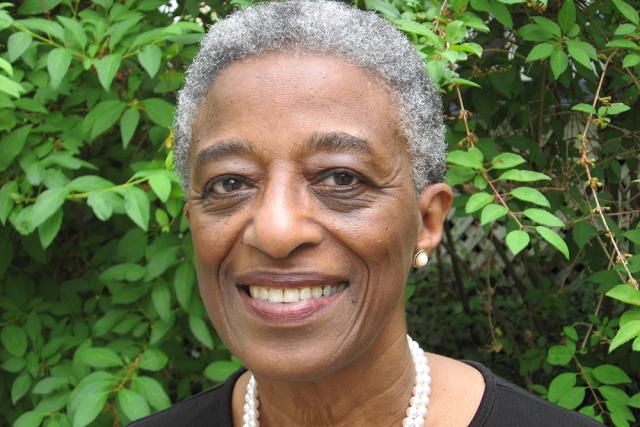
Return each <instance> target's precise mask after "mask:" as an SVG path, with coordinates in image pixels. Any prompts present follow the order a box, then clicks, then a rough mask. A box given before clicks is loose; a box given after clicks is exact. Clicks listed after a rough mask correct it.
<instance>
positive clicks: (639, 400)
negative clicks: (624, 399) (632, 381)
mask: <svg viewBox="0 0 640 427" xmlns="http://www.w3.org/2000/svg"><path fill="white" fill-rule="evenodd" d="M628 404H629V406H631V407H633V408H640V393H636V394H634V395H633V396H631V398H630V399H629V402H628Z"/></svg>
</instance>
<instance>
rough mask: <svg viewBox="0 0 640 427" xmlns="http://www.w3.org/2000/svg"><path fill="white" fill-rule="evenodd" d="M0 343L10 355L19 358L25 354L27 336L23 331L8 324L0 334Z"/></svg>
mask: <svg viewBox="0 0 640 427" xmlns="http://www.w3.org/2000/svg"><path fill="white" fill-rule="evenodd" d="M0 341H2V345H4V348H5V349H6V350H7V352H9V353H10V354H12V355H14V356H17V357H21V356H24V354H25V353H26V352H27V334H26V333H25V332H24V329H23V328H21V327H20V326H16V325H14V324H8V325H6V326H5V327H4V328H2V331H1V332H0Z"/></svg>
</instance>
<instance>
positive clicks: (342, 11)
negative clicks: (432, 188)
mask: <svg viewBox="0 0 640 427" xmlns="http://www.w3.org/2000/svg"><path fill="white" fill-rule="evenodd" d="M281 50H301V51H309V52H314V53H321V54H329V55H334V56H337V57H340V58H342V59H344V60H346V61H347V62H349V63H351V64H353V65H356V66H360V67H362V68H364V69H367V70H369V71H370V72H372V73H373V74H374V75H376V76H377V77H379V78H381V79H382V81H383V82H385V83H386V84H387V85H388V88H389V90H390V92H391V95H392V98H393V100H394V103H395V104H396V108H397V109H398V110H399V112H398V114H399V117H397V121H398V123H399V124H400V130H401V132H402V133H403V136H404V137H405V138H406V139H407V141H408V150H409V153H410V155H411V159H412V165H413V171H412V172H413V180H414V186H415V189H416V191H417V192H419V191H421V190H422V189H423V188H424V187H426V186H427V185H430V184H432V183H436V182H441V181H442V179H443V175H444V170H445V155H446V145H445V143H444V126H443V123H442V107H441V101H440V96H439V94H438V93H437V92H436V90H435V88H434V86H433V83H432V82H431V80H430V79H429V77H428V76H427V75H426V68H425V64H424V62H423V61H422V59H421V58H420V55H419V54H418V52H417V51H416V49H415V48H414V47H413V46H412V44H411V43H410V42H409V40H408V39H407V38H406V37H405V36H404V35H403V34H402V33H401V32H400V31H398V30H397V29H395V28H394V27H393V26H392V25H391V24H390V23H389V22H387V21H385V20H384V19H382V18H380V17H378V16H377V15H376V14H375V13H373V12H364V11H361V10H358V9H356V8H353V7H351V6H348V5H345V4H343V3H339V2H336V1H327V0H290V1H283V2H268V3H260V4H257V5H254V6H252V7H249V8H247V9H245V10H242V11H238V12H236V13H234V14H232V15H230V16H229V17H227V18H226V19H224V20H222V21H220V22H219V23H217V24H215V25H213V26H212V27H211V28H210V30H209V32H208V33H207V34H206V35H205V36H204V38H203V39H202V41H201V43H200V50H199V51H198V54H197V55H196V57H195V59H194V60H193V63H192V64H191V66H189V69H188V70H187V76H186V81H185V84H184V87H183V88H182V89H181V90H180V92H179V93H178V106H177V111H176V117H175V127H174V132H175V134H174V136H175V146H174V161H175V169H176V172H177V174H178V176H179V177H180V180H181V185H182V188H183V190H184V191H185V194H187V188H188V184H189V179H190V177H189V175H190V170H189V146H190V145H191V134H192V126H193V121H194V118H195V115H196V112H197V109H198V106H199V105H200V103H201V102H202V100H203V98H204V97H205V95H206V94H207V92H208V90H209V87H210V86H211V84H212V82H213V81H214V80H215V78H216V77H217V76H218V75H219V74H220V72H221V71H222V70H223V69H224V68H225V67H226V66H228V65H229V64H231V63H233V62H235V61H238V60H240V59H242V58H246V57H249V56H252V55H258V54H261V53H266V52H273V51H281Z"/></svg>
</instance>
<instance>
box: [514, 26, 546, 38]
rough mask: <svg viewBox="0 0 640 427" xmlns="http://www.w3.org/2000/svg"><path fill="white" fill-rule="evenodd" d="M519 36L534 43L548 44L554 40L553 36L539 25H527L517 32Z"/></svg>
mask: <svg viewBox="0 0 640 427" xmlns="http://www.w3.org/2000/svg"><path fill="white" fill-rule="evenodd" d="M517 34H518V36H519V37H521V38H522V39H523V40H527V41H532V42H546V41H548V40H550V39H552V38H553V34H552V33H551V32H549V31H547V30H545V29H544V28H542V27H541V26H540V25H538V24H527V25H524V26H522V27H520V29H518V32H517Z"/></svg>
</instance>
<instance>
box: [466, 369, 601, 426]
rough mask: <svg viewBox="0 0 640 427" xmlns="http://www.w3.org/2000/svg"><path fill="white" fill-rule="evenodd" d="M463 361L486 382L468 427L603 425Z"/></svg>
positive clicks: (487, 370)
mask: <svg viewBox="0 0 640 427" xmlns="http://www.w3.org/2000/svg"><path fill="white" fill-rule="evenodd" d="M464 362H465V363H466V364H468V365H470V366H473V367H474V368H476V369H477V370H478V371H480V373H481V374H482V376H483V377H484V381H485V390H484V394H483V396H482V401H481V402H480V406H479V407H478V410H477V412H476V415H475V417H474V418H473V420H472V421H471V423H470V424H469V427H501V426H521V427H529V426H531V427H533V426H545V427H560V426H562V427H565V426H572V427H573V426H575V427H582V426H584V427H598V426H600V427H601V426H602V424H600V423H598V422H597V421H595V420H593V419H592V418H589V417H586V416H584V415H582V414H578V413H576V412H573V411H570V410H568V409H565V408H562V407H560V406H558V405H555V404H553V403H550V402H548V401H546V400H543V399H541V398H540V397H538V396H536V395H534V394H532V393H530V392H528V391H526V390H524V389H523V388H521V387H518V386H517V385H515V384H513V383H511V382H509V381H507V380H505V379H504V378H501V377H499V376H497V375H495V374H494V373H493V372H491V371H490V370H489V368H487V367H486V366H484V365H482V364H480V363H478V362H473V361H468V360H465V361H464Z"/></svg>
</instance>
